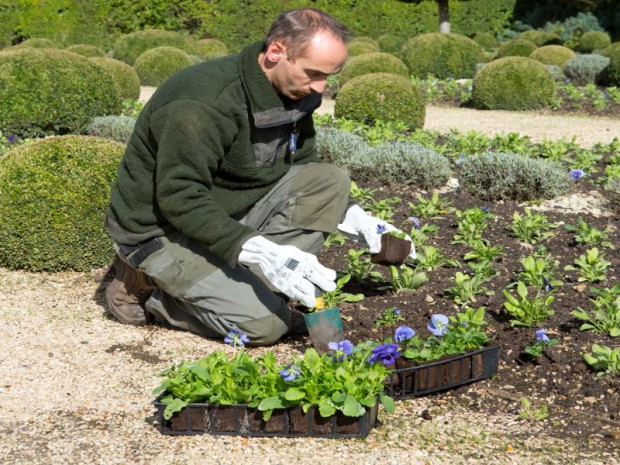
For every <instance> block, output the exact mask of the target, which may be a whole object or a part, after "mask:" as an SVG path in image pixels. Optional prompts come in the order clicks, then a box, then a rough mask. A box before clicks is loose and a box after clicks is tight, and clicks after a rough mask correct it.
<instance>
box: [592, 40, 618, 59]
mask: <svg viewBox="0 0 620 465" xmlns="http://www.w3.org/2000/svg"><path fill="white" fill-rule="evenodd" d="M616 50H620V42H612V43H611V44H609V45H608V46H607V47H605V48H603V49H601V50H597V52H596V53H598V54H599V55H603V56H604V57H607V58H610V57H611V54H612V53H614V52H615V51H616Z"/></svg>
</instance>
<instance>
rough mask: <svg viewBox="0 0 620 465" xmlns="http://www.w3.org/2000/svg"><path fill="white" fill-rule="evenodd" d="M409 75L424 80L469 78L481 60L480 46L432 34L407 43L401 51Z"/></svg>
mask: <svg viewBox="0 0 620 465" xmlns="http://www.w3.org/2000/svg"><path fill="white" fill-rule="evenodd" d="M401 56H402V60H403V61H404V62H405V64H406V65H407V67H408V68H409V71H410V72H411V74H412V75H414V76H416V77H419V78H422V79H425V78H427V77H429V76H434V77H436V78H439V79H445V78H455V79H459V78H472V77H473V76H474V74H475V71H476V63H478V62H479V61H481V60H482V59H483V50H482V47H480V45H478V44H477V43H476V42H474V41H473V40H472V39H470V38H469V37H465V36H463V35H460V34H441V33H439V32H432V33H428V34H422V35H419V36H417V37H414V38H412V39H409V40H408V41H407V42H405V44H404V45H403V47H402V49H401Z"/></svg>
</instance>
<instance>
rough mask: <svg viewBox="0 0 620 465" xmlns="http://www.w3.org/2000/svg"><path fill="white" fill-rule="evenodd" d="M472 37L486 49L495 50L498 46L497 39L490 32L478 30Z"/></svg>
mask: <svg viewBox="0 0 620 465" xmlns="http://www.w3.org/2000/svg"><path fill="white" fill-rule="evenodd" d="M472 39H473V41H474V42H476V43H477V44H478V45H480V46H481V47H482V48H483V49H484V50H494V49H496V48H497V40H496V39H495V37H493V36H492V35H491V34H489V33H488V32H476V34H474V36H473V37H472Z"/></svg>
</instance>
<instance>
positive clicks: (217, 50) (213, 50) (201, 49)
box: [195, 39, 228, 60]
mask: <svg viewBox="0 0 620 465" xmlns="http://www.w3.org/2000/svg"><path fill="white" fill-rule="evenodd" d="M195 53H196V55H198V56H199V57H200V58H201V59H203V60H211V59H213V58H217V57H222V56H226V55H228V47H227V46H226V44H225V43H224V42H222V41H220V40H217V39H200V40H199V41H197V42H196V47H195Z"/></svg>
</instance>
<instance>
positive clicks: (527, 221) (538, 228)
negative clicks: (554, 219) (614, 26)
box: [510, 208, 558, 244]
mask: <svg viewBox="0 0 620 465" xmlns="http://www.w3.org/2000/svg"><path fill="white" fill-rule="evenodd" d="M557 227H558V226H557V225H556V224H553V223H550V222H549V220H548V218H547V217H546V216H545V215H541V214H540V213H532V210H531V209H529V208H526V209H525V215H521V214H520V213H519V212H514V214H513V216H512V224H511V225H510V230H511V231H512V233H513V234H514V236H515V237H516V238H517V239H520V240H521V241H523V242H527V243H528V244H536V243H538V242H541V241H544V240H547V239H549V238H551V237H552V236H553V235H554V232H553V229H555V228H557Z"/></svg>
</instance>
